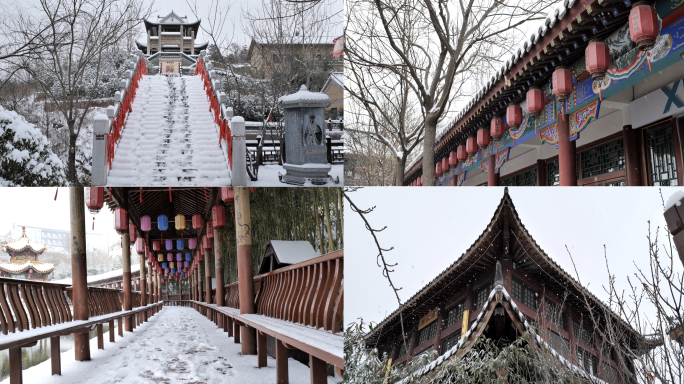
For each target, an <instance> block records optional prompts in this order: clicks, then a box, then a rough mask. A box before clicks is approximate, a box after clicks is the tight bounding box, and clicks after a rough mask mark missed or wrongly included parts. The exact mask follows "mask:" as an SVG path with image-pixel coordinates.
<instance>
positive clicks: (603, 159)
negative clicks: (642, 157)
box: [580, 138, 625, 179]
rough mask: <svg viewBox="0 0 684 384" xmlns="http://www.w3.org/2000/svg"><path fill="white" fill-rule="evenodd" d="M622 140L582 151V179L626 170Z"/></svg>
mask: <svg viewBox="0 0 684 384" xmlns="http://www.w3.org/2000/svg"><path fill="white" fill-rule="evenodd" d="M622 141H623V140H622V138H619V139H617V140H612V141H609V142H607V143H603V144H601V145H597V146H595V147H593V148H589V149H587V150H585V151H582V152H581V154H580V158H581V159H582V178H583V179H586V178H588V177H594V176H598V175H603V174H606V173H611V172H617V171H621V170H624V169H625V148H624V146H623V143H622Z"/></svg>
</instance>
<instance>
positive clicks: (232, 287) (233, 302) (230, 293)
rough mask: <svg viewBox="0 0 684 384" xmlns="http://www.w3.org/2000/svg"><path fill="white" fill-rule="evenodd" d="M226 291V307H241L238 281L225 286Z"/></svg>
mask: <svg viewBox="0 0 684 384" xmlns="http://www.w3.org/2000/svg"><path fill="white" fill-rule="evenodd" d="M223 291H224V292H225V304H226V307H231V308H237V309H240V289H239V288H238V283H232V284H228V285H226V286H225V287H223Z"/></svg>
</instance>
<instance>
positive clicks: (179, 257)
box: [176, 252, 183, 261]
mask: <svg viewBox="0 0 684 384" xmlns="http://www.w3.org/2000/svg"><path fill="white" fill-rule="evenodd" d="M176 261H183V255H181V254H180V252H178V253H176Z"/></svg>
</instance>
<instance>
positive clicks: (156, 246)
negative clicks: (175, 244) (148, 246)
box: [152, 240, 161, 251]
mask: <svg viewBox="0 0 684 384" xmlns="http://www.w3.org/2000/svg"><path fill="white" fill-rule="evenodd" d="M152 250H153V251H160V250H161V241H159V240H152Z"/></svg>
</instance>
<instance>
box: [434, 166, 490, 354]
mask: <svg viewBox="0 0 684 384" xmlns="http://www.w3.org/2000/svg"><path fill="white" fill-rule="evenodd" d="M490 169H491V168H490ZM444 311H445V308H444V307H443V306H440V307H439V312H438V314H437V331H436V332H435V341H434V343H432V349H434V350H435V351H436V352H437V356H435V359H436V358H437V357H438V356H439V355H440V352H439V346H440V342H441V341H442V325H443V324H442V323H444V315H445V313H444Z"/></svg>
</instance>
